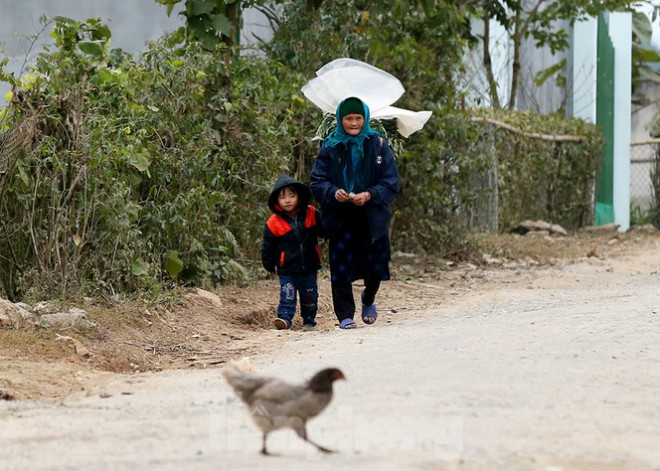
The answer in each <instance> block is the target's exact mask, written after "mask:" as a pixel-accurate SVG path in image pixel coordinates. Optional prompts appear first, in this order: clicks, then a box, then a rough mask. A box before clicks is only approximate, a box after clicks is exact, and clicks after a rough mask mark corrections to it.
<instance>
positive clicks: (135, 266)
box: [131, 258, 149, 276]
mask: <svg viewBox="0 0 660 471" xmlns="http://www.w3.org/2000/svg"><path fill="white" fill-rule="evenodd" d="M131 274H132V275H133V276H145V275H148V274H149V264H148V263H147V262H145V261H144V260H142V259H141V258H138V259H137V260H133V263H132V264H131Z"/></svg>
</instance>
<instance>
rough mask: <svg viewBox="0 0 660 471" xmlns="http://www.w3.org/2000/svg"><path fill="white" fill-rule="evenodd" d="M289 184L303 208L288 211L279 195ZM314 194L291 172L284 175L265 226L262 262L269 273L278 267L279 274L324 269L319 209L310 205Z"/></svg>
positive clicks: (271, 198) (270, 201) (270, 199)
mask: <svg viewBox="0 0 660 471" xmlns="http://www.w3.org/2000/svg"><path fill="white" fill-rule="evenodd" d="M286 186H292V187H294V189H295V191H296V193H297V194H298V207H299V208H300V209H299V211H298V212H297V213H296V214H295V215H292V214H288V213H286V212H285V211H284V210H283V209H282V208H281V207H280V206H279V204H278V203H277V198H278V195H279V193H280V191H281V190H282V188H284V187H286ZM311 199H312V193H311V191H310V190H309V188H308V187H307V186H306V185H303V184H302V183H300V182H299V181H298V180H296V179H295V178H292V177H290V176H288V175H280V176H279V178H278V179H277V182H276V183H275V186H274V187H273V190H272V191H271V193H270V196H269V197H268V206H269V207H270V209H271V211H273V214H272V215H271V216H270V217H269V218H268V221H266V224H265V226H264V234H263V243H262V246H261V263H262V264H263V266H264V268H265V269H266V270H267V271H268V272H271V273H272V272H274V271H275V270H276V269H277V273H278V275H299V274H303V273H310V272H315V271H317V270H318V269H319V268H321V250H320V249H319V245H318V237H319V235H321V226H320V218H319V211H318V210H317V209H316V208H315V207H314V206H312V205H311V204H310V201H311Z"/></svg>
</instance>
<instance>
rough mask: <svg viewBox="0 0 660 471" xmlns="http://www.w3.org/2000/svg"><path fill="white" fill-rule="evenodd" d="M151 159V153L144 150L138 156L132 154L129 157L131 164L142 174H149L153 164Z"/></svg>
mask: <svg viewBox="0 0 660 471" xmlns="http://www.w3.org/2000/svg"><path fill="white" fill-rule="evenodd" d="M149 157H150V156H149V152H147V151H146V150H143V151H142V152H140V153H138V154H131V155H130V157H129V162H130V164H131V165H132V166H133V167H134V168H135V169H136V170H138V171H139V172H140V173H145V172H146V173H147V174H149V165H150V164H151V160H150V158H149Z"/></svg>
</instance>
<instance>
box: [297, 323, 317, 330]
mask: <svg viewBox="0 0 660 471" xmlns="http://www.w3.org/2000/svg"><path fill="white" fill-rule="evenodd" d="M313 330H314V326H313V325H312V324H303V326H302V327H301V328H300V331H301V332H312V331H313Z"/></svg>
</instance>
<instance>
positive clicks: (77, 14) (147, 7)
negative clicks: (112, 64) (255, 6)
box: [0, 0, 272, 107]
mask: <svg viewBox="0 0 660 471" xmlns="http://www.w3.org/2000/svg"><path fill="white" fill-rule="evenodd" d="M180 10H181V8H175V10H174V11H173V12H172V15H171V16H169V17H168V16H167V9H166V7H165V6H163V5H161V4H159V3H157V2H156V1H155V0H0V50H1V51H2V53H1V56H3V57H9V60H10V62H9V64H8V66H7V67H5V69H6V70H7V71H9V72H14V73H15V75H16V76H18V75H19V73H20V71H21V68H22V66H23V63H24V62H25V61H26V60H27V61H28V62H29V61H30V60H31V59H32V58H33V57H34V56H35V54H36V53H38V52H39V51H41V46H42V45H43V44H44V43H48V42H51V43H52V38H51V37H50V33H51V31H52V26H51V27H49V28H47V29H46V30H45V31H43V32H42V33H41V34H40V35H39V38H38V39H37V41H36V43H35V45H34V46H33V47H32V50H31V51H30V42H31V40H30V39H27V38H26V37H27V36H34V35H36V34H38V33H39V32H40V31H41V30H42V28H43V24H42V23H41V22H40V21H39V18H40V17H41V16H42V15H46V16H47V17H49V18H52V17H54V16H66V17H68V18H72V19H74V20H86V19H88V18H101V19H102V20H103V21H104V22H105V23H106V24H107V25H108V27H109V28H110V31H112V47H115V48H120V49H123V50H124V51H127V52H130V53H132V54H136V53H140V52H142V51H144V49H145V45H146V43H147V41H149V40H152V39H156V38H159V37H161V36H163V35H164V34H167V33H170V32H172V31H175V30H176V29H177V28H179V27H180V26H182V25H183V21H182V19H181V17H180V16H179V15H178V14H177V12H178V11H180ZM243 24H244V26H243V31H242V34H241V43H242V44H246V43H252V42H254V41H255V35H258V37H260V38H262V39H266V40H267V39H270V38H271V37H272V33H271V29H270V25H268V22H267V20H266V19H265V17H264V16H263V15H261V14H260V13H259V12H257V11H256V10H252V9H247V10H245V11H244V12H243ZM9 90H10V86H9V85H8V84H5V83H0V107H3V106H4V105H5V104H6V103H5V100H4V96H5V94H6V93H7V92H8V91H9Z"/></svg>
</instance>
